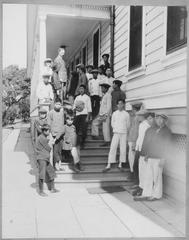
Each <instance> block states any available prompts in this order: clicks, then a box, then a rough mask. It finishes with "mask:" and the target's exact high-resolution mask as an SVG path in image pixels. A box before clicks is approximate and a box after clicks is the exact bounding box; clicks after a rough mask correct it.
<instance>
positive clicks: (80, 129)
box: [74, 115, 88, 145]
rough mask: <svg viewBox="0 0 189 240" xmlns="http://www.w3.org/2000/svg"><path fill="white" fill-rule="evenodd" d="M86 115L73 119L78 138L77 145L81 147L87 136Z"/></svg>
mask: <svg viewBox="0 0 189 240" xmlns="http://www.w3.org/2000/svg"><path fill="white" fill-rule="evenodd" d="M86 118H87V115H78V116H76V117H75V120H74V125H75V128H76V134H77V136H78V138H77V139H78V144H79V145H83V144H84V143H85V139H86V136H87V125H88V124H87V122H86Z"/></svg>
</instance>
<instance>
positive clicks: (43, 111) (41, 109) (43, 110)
mask: <svg viewBox="0 0 189 240" xmlns="http://www.w3.org/2000/svg"><path fill="white" fill-rule="evenodd" d="M39 113H47V110H46V109H45V108H40V109H39Z"/></svg>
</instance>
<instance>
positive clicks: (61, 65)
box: [53, 45, 67, 100]
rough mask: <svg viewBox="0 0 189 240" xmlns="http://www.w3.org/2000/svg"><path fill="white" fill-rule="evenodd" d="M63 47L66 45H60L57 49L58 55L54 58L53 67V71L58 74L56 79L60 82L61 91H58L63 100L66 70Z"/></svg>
mask: <svg viewBox="0 0 189 240" xmlns="http://www.w3.org/2000/svg"><path fill="white" fill-rule="evenodd" d="M65 49H66V46H64V45H63V46H60V47H59V49H58V56H57V57H56V58H55V60H54V64H53V67H54V69H55V72H56V73H57V75H58V80H59V82H60V83H61V86H62V87H61V91H60V97H61V99H62V100H63V99H64V96H65V88H66V83H67V70H66V64H65V61H64V59H63V57H64V55H65Z"/></svg>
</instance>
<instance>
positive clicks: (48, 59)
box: [44, 58, 52, 62]
mask: <svg viewBox="0 0 189 240" xmlns="http://www.w3.org/2000/svg"><path fill="white" fill-rule="evenodd" d="M44 62H52V59H51V58H46V59H45V61H44Z"/></svg>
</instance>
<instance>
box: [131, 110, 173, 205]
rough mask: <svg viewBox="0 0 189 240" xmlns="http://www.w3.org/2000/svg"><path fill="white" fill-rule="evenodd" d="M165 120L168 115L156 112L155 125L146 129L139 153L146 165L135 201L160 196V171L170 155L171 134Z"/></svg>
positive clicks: (161, 186)
mask: <svg viewBox="0 0 189 240" xmlns="http://www.w3.org/2000/svg"><path fill="white" fill-rule="evenodd" d="M167 120H168V117H167V116H166V115H165V114H163V113H160V114H156V117H155V122H156V127H153V128H152V127H151V128H150V129H148V130H147V131H146V135H145V138H144V142H143V146H142V150H141V155H142V156H143V158H144V160H145V162H146V166H147V167H146V171H145V178H144V182H143V192H142V196H141V197H135V198H134V200H136V201H142V200H149V201H153V200H157V199H160V198H161V197H162V194H163V184H162V171H163V166H164V162H165V160H166V159H167V158H168V157H170V155H169V154H170V152H171V144H172V134H171V131H170V129H169V128H168V127H167V125H166V123H167Z"/></svg>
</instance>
